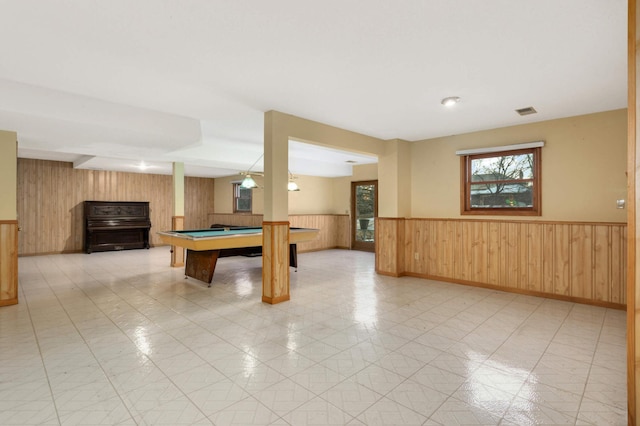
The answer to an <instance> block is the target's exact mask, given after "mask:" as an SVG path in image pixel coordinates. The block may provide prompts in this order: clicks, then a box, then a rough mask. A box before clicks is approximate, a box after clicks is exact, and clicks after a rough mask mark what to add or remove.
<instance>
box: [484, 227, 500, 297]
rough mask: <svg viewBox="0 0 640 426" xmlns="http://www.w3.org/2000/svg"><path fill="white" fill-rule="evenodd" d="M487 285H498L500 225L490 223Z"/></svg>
mask: <svg viewBox="0 0 640 426" xmlns="http://www.w3.org/2000/svg"><path fill="white" fill-rule="evenodd" d="M487 232H488V234H487V283H489V284H493V285H499V284H500V255H501V253H500V252H501V250H500V223H498V222H490V223H489V224H488V230H487Z"/></svg>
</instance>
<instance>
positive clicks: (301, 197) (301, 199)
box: [214, 176, 336, 214]
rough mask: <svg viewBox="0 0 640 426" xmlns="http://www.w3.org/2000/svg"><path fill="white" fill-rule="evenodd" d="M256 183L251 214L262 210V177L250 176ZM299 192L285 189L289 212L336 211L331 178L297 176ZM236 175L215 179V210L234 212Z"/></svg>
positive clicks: (218, 211)
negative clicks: (233, 183)
mask: <svg viewBox="0 0 640 426" xmlns="http://www.w3.org/2000/svg"><path fill="white" fill-rule="evenodd" d="M252 177H253V178H254V179H255V181H256V183H257V184H258V186H260V187H261V188H256V189H254V190H253V195H252V213H253V214H263V213H264V189H262V186H263V178H262V177H261V176H252ZM296 177H297V178H296V180H295V182H296V183H297V184H298V186H299V187H300V191H295V192H288V197H289V214H335V213H336V210H335V207H334V184H333V181H334V179H332V178H322V177H314V176H296ZM240 180H241V178H240V177H239V176H232V177H225V178H217V179H216V180H215V188H216V189H215V194H214V206H215V213H233V185H232V182H237V181H240Z"/></svg>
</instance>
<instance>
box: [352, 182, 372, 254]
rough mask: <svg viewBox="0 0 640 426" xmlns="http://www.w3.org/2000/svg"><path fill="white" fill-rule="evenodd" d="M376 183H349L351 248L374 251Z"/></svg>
mask: <svg viewBox="0 0 640 426" xmlns="http://www.w3.org/2000/svg"><path fill="white" fill-rule="evenodd" d="M376 217H378V181H377V180H370V181H365V182H351V248H352V249H354V250H364V251H375V249H376V245H375V243H376V242H375V234H376V233H375V226H376V224H375V218H376Z"/></svg>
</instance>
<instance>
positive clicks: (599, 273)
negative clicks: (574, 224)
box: [592, 226, 613, 301]
mask: <svg viewBox="0 0 640 426" xmlns="http://www.w3.org/2000/svg"><path fill="white" fill-rule="evenodd" d="M610 233H611V227H610V226H593V249H592V253H593V296H592V297H593V299H595V300H607V301H608V300H611V287H610V284H611V275H612V270H611V269H612V268H611V255H612V249H613V247H612V241H611V235H610Z"/></svg>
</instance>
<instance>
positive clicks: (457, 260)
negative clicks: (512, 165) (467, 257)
mask: <svg viewBox="0 0 640 426" xmlns="http://www.w3.org/2000/svg"><path fill="white" fill-rule="evenodd" d="M462 225H463V222H462V221H456V222H454V233H455V237H454V243H453V257H454V264H453V278H454V279H457V280H462V279H464V278H463V275H464V272H463V266H464V265H463V262H462V256H463V251H464V250H463V247H464V238H463V232H464V229H463V226H462Z"/></svg>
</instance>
